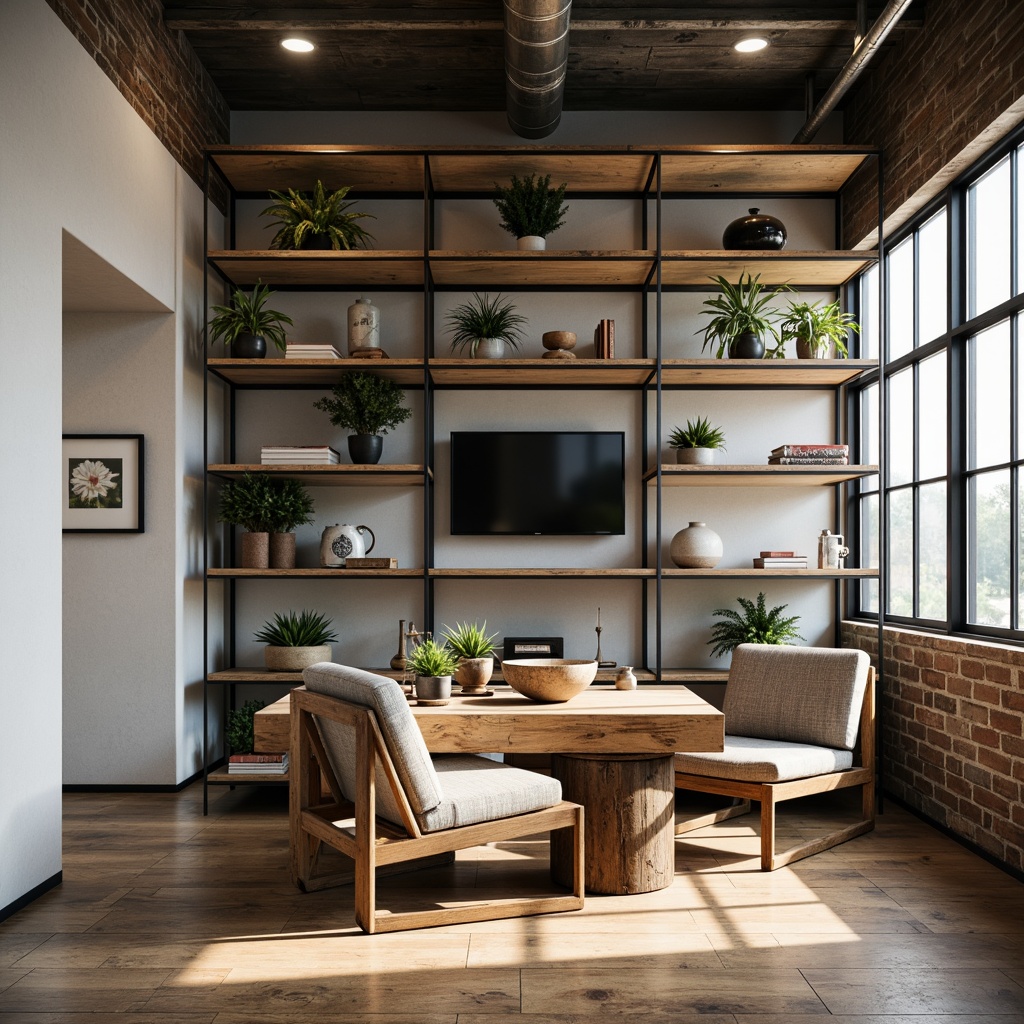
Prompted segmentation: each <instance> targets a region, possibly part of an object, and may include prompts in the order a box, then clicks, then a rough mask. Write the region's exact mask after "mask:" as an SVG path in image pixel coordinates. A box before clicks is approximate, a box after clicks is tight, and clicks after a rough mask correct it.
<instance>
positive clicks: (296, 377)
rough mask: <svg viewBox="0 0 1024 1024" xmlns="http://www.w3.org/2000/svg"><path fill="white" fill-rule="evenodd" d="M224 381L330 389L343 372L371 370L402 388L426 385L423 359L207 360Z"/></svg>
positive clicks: (254, 385)
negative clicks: (424, 383) (424, 382)
mask: <svg viewBox="0 0 1024 1024" xmlns="http://www.w3.org/2000/svg"><path fill="white" fill-rule="evenodd" d="M206 366H207V369H209V371H210V372H211V373H212V374H214V375H215V376H217V377H219V378H220V379H221V380H224V381H227V382H228V383H229V384H234V385H236V386H242V387H251V388H282V387H287V388H301V387H310V388H331V387H333V386H334V385H335V384H337V382H338V379H339V378H340V376H341V375H342V374H343V373H347V372H349V371H351V370H357V371H362V370H372V371H373V372H374V373H375V374H377V375H378V376H380V377H387V378H388V380H393V381H395V383H397V384H401V385H402V386H403V387H422V386H423V360H422V359H230V358H225V359H220V358H216V359H207V361H206Z"/></svg>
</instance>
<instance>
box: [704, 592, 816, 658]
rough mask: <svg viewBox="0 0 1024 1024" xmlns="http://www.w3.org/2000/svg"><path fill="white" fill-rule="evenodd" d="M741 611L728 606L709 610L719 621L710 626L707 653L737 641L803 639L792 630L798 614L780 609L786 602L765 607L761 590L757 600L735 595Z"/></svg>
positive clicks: (730, 646)
mask: <svg viewBox="0 0 1024 1024" xmlns="http://www.w3.org/2000/svg"><path fill="white" fill-rule="evenodd" d="M736 600H737V601H738V602H739V604H740V607H741V608H742V609H743V614H742V615H741V614H740V613H739V612H737V611H735V610H734V609H732V608H716V609H715V610H714V611H713V612H712V613H711V614H712V615H718V616H721V618H722V621H721V622H716V623H714V625H713V626H712V627H711V639H710V640H709V641H708V644H709V645H711V644H713V645H714V647H713V648H712V651H711V653H712V654H713V655H715V656H716V657H717V656H718V655H720V654H728V653H729V652H730V651H731V650H733V648H735V647H738V646H739V645H740V644H786V643H789V641H790V640H803V637H802V636H801V635H800V634H799V633H798V632H797V631H796V624H797V623H798V622H799V621H800V616H799V615H791V616H788V617H786V616H784V615H783V614H782V613H783V612H784V611H785V610H786V608H787V607H788V605H784V604H780V605H777V606H776V607H775V608H772V609H770V610H769V609H767V608H765V604H764V594H758V595H757V603H756V604H755V603H754V602H753V601H748V600H747V599H746V598H743V597H738V598H736Z"/></svg>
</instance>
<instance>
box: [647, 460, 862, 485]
mask: <svg viewBox="0 0 1024 1024" xmlns="http://www.w3.org/2000/svg"><path fill="white" fill-rule="evenodd" d="M657 472H658V471H657V470H656V469H649V470H648V471H647V472H646V473H645V474H644V476H643V479H644V480H645V481H646V483H648V484H655V483H657ZM877 472H878V467H877V466H762V465H753V466H741V465H736V466H721V465H719V466H696V465H674V464H672V463H668V464H666V465H663V466H662V467H661V483H662V486H663V487H806V486H808V485H818V486H827V485H829V484H841V483H846V482H847V481H849V480H859V479H860V478H861V477H866V476H873V475H875V474H876V473H877Z"/></svg>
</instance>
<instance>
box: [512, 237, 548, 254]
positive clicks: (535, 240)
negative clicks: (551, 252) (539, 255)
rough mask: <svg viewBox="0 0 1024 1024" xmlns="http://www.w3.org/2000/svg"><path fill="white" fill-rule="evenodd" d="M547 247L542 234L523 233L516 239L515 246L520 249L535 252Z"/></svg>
mask: <svg viewBox="0 0 1024 1024" xmlns="http://www.w3.org/2000/svg"><path fill="white" fill-rule="evenodd" d="M547 247H548V242H547V239H546V238H544V236H543V235H523V237H522V238H517V239H516V248H517V249H519V250H520V251H526V252H536V251H538V250H540V249H546V248H547Z"/></svg>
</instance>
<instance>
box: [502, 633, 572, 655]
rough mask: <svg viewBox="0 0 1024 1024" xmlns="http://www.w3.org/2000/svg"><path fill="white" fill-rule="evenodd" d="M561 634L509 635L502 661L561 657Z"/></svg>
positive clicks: (506, 638) (506, 639)
mask: <svg viewBox="0 0 1024 1024" xmlns="http://www.w3.org/2000/svg"><path fill="white" fill-rule="evenodd" d="M562 647H563V638H562V637H560V636H507V637H505V647H504V652H503V654H502V661H505V660H506V659H509V658H561V657H562V656H563V655H562Z"/></svg>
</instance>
